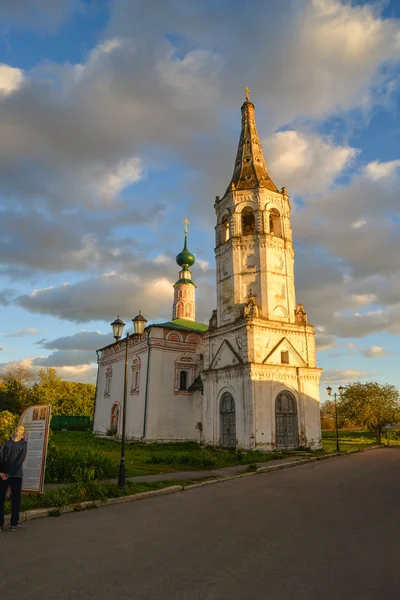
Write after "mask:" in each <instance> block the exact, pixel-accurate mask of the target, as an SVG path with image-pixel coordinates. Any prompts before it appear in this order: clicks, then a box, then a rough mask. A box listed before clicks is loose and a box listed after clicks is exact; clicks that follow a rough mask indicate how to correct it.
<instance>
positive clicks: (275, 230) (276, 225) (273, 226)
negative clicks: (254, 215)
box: [269, 208, 282, 238]
mask: <svg viewBox="0 0 400 600" xmlns="http://www.w3.org/2000/svg"><path fill="white" fill-rule="evenodd" d="M269 232H270V233H272V235H276V237H280V238H281V237H282V225H281V215H280V214H279V211H278V210H277V209H276V208H271V210H270V212H269Z"/></svg>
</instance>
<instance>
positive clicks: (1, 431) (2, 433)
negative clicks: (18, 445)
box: [0, 410, 19, 445]
mask: <svg viewBox="0 0 400 600" xmlns="http://www.w3.org/2000/svg"><path fill="white" fill-rule="evenodd" d="M18 418H19V417H18V415H13V414H12V413H10V412H9V411H8V410H3V411H1V412H0V445H1V444H2V443H3V442H5V441H6V440H8V438H9V437H10V435H11V433H12V431H13V429H14V427H16V426H17V425H18Z"/></svg>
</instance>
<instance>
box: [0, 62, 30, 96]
mask: <svg viewBox="0 0 400 600" xmlns="http://www.w3.org/2000/svg"><path fill="white" fill-rule="evenodd" d="M23 81H24V74H23V71H22V70H21V69H17V68H15V67H10V66H9V65H6V64H4V63H0V100H1V96H9V95H10V94H13V93H14V92H16V91H17V90H19V89H20V87H21V86H22V83H23Z"/></svg>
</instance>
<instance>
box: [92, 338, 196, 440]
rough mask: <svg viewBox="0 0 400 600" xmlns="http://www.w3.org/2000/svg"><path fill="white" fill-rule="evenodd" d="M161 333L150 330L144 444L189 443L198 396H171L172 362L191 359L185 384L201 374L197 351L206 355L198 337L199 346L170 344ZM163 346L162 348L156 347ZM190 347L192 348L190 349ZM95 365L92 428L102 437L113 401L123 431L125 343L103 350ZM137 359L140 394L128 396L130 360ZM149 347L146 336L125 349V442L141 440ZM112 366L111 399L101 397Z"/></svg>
mask: <svg viewBox="0 0 400 600" xmlns="http://www.w3.org/2000/svg"><path fill="white" fill-rule="evenodd" d="M164 332H165V330H164V329H162V328H159V327H153V328H152V329H151V331H150V347H151V349H150V371H149V380H148V412H147V426H146V436H145V438H144V440H145V441H167V440H193V441H200V436H201V431H200V429H199V427H198V423H199V422H201V404H202V396H201V394H200V393H199V392H195V393H183V392H178V393H175V391H176V390H175V385H174V384H175V361H176V360H177V359H178V358H179V357H182V356H185V357H191V358H192V359H193V363H192V364H193V367H194V372H193V370H192V369H191V368H190V367H189V365H188V371H189V373H190V375H189V380H188V385H190V384H191V383H192V382H193V380H194V378H195V377H196V376H197V374H198V373H199V371H200V370H201V369H200V365H201V366H202V362H201V361H200V353H203V352H204V344H203V336H202V335H199V334H194V335H196V337H197V339H198V341H199V343H198V344H196V345H193V344H191V345H188V344H187V343H185V342H182V343H179V342H173V343H169V342H168V341H166V340H165V339H164V337H165V336H164ZM160 345H161V346H163V347H160ZM189 348H191V349H189ZM103 354H107V356H103V357H102V359H101V361H100V364H99V378H98V386H97V394H96V409H95V419H94V426H93V430H94V431H95V432H97V433H106V431H107V430H108V429H109V428H110V421H111V410H112V407H113V405H114V404H115V403H116V402H119V404H120V420H119V427H118V434H119V435H121V428H122V406H123V394H124V375H125V345H124V344H123V343H119V344H118V345H115V346H114V347H113V349H112V350H107V351H106V352H105V353H103ZM137 358H139V360H140V374H139V393H138V394H136V393H131V388H132V383H133V382H132V376H133V373H132V368H131V367H132V362H133V360H134V359H137ZM147 360H148V345H147V336H146V335H145V336H144V337H143V339H142V341H141V342H139V343H137V341H135V342H134V343H133V344H131V345H130V347H129V351H128V393H127V410H126V417H127V419H126V435H127V438H128V439H143V425H144V413H145V396H146V376H147ZM110 365H111V367H112V378H111V386H110V396H105V394H104V391H105V385H106V372H107V368H108V367H109V366H110Z"/></svg>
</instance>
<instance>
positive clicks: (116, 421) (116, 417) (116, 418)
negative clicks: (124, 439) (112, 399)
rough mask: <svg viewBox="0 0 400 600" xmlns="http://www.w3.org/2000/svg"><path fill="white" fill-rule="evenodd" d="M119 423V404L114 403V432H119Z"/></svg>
mask: <svg viewBox="0 0 400 600" xmlns="http://www.w3.org/2000/svg"><path fill="white" fill-rule="evenodd" d="M118 424H119V404H114V406H113V407H112V409H111V421H110V429H111V431H112V432H113V433H117V432H118Z"/></svg>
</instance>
